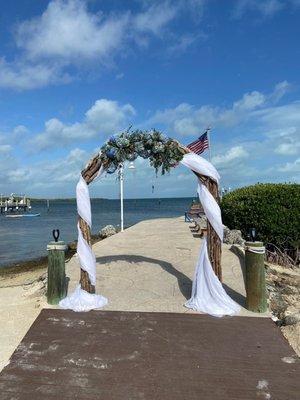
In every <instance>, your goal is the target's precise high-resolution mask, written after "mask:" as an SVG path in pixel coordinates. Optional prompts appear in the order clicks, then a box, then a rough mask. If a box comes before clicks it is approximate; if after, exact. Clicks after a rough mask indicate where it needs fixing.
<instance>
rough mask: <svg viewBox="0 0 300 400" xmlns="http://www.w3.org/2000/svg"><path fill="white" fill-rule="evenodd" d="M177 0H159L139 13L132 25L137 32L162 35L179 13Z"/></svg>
mask: <svg viewBox="0 0 300 400" xmlns="http://www.w3.org/2000/svg"><path fill="white" fill-rule="evenodd" d="M178 10H179V8H178V6H177V5H176V3H175V2H173V3H171V2H159V3H157V4H152V5H151V6H150V7H149V8H148V9H147V10H146V11H145V12H142V13H139V14H137V15H136V16H135V17H134V18H133V20H132V27H133V29H134V30H135V31H137V32H143V33H145V32H151V33H153V34H155V35H160V34H161V32H162V30H163V29H164V28H165V27H166V25H167V24H168V23H169V22H170V21H172V20H173V19H174V18H175V17H176V16H177V13H178Z"/></svg>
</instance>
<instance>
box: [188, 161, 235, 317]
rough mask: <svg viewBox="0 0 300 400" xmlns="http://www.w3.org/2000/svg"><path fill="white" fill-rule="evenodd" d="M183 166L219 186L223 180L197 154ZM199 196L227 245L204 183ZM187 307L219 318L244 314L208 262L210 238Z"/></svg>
mask: <svg viewBox="0 0 300 400" xmlns="http://www.w3.org/2000/svg"><path fill="white" fill-rule="evenodd" d="M181 163H182V164H183V165H185V166H187V167H188V168H190V169H191V170H192V171H195V172H198V173H200V174H201V175H205V176H208V177H210V178H212V179H214V180H215V181H216V182H217V183H218V182H219V179H220V176H219V174H218V171H217V170H216V169H215V167H214V166H213V165H212V164H211V163H210V162H209V161H207V160H205V159H204V158H202V157H200V156H198V155H197V154H195V153H188V154H186V155H185V156H184V157H183V159H182V161H181ZM198 195H199V200H200V202H201V204H202V207H203V210H204V212H205V215H206V217H207V219H208V221H209V222H210V224H211V225H212V227H213V228H214V230H215V231H216V233H217V235H218V236H219V238H220V239H221V241H223V223H222V217H221V210H220V207H219V205H218V203H217V202H216V200H215V199H214V197H213V196H212V194H211V193H210V192H209V191H208V189H207V187H206V186H205V185H203V183H202V182H201V181H200V179H199V184H198ZM185 305H186V307H188V308H191V309H193V310H196V311H200V312H204V313H207V314H210V315H213V316H216V317H222V316H223V315H234V314H236V313H238V312H239V310H240V306H239V305H238V304H237V303H236V302H234V301H233V300H232V299H231V298H230V297H229V296H228V294H227V293H226V291H225V289H224V288H223V286H222V284H221V282H220V281H219V279H218V277H217V276H216V274H215V273H214V271H213V269H212V266H211V263H210V261H209V258H208V252H207V240H206V238H205V240H204V241H203V245H202V247H201V249H200V254H199V259H198V262H197V265H196V268H195V274H194V279H193V286H192V295H191V298H190V300H188V301H187V302H186V304H185Z"/></svg>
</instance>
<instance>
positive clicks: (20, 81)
mask: <svg viewBox="0 0 300 400" xmlns="http://www.w3.org/2000/svg"><path fill="white" fill-rule="evenodd" d="M70 80H71V77H70V76H69V75H68V74H67V73H65V72H63V71H62V70H61V69H60V67H59V66H58V65H48V64H45V63H43V64H41V63H38V64H32V63H28V62H25V61H16V62H12V63H9V62H7V61H6V60H5V58H1V59H0V87H5V88H13V89H18V90H26V89H36V88H40V87H44V86H46V85H49V84H59V83H68V82H70Z"/></svg>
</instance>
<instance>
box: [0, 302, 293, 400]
mask: <svg viewBox="0 0 300 400" xmlns="http://www.w3.org/2000/svg"><path fill="white" fill-rule="evenodd" d="M299 379H300V364H299V363H298V361H297V359H296V356H295V353H294V352H293V350H292V349H291V347H290V346H289V345H288V343H287V342H286V341H285V339H284V338H283V337H282V335H281V333H280V331H279V329H278V328H277V327H276V326H275V325H274V324H273V322H272V321H271V320H269V319H265V318H246V317H233V318H222V319H217V318H213V317H209V316H206V315H195V314H169V313H140V312H110V311H93V312H89V313H74V312H71V311H63V310H43V311H42V312H41V314H40V315H39V317H38V318H37V319H36V321H35V322H34V324H33V325H32V327H31V328H30V330H29V332H28V333H27V335H26V336H25V337H24V339H23V340H22V342H21V344H20V345H19V347H18V348H17V350H16V351H15V353H14V354H13V356H12V358H11V360H10V363H9V365H7V366H6V367H5V369H4V370H3V371H2V373H1V375H0V399H1V400H8V399H9V400H35V399H38V400H48V399H49V400H50V399H53V400H54V399H55V400H60V399H66V400H68V399H97V400H98V399H99V400H100V399H101V400H108V399H109V400H138V399H139V400H141V399H149V400H150V399H151V400H153V399H159V400H163V399H170V400H177V399H180V400H190V399H195V400H196V399H197V400H204V399H209V400H218V399H222V400H226V399H230V400H235V399H238V400H247V399H271V400H276V399H277V400H296V399H297V400H298V399H299V398H300V396H299V393H300V385H299Z"/></svg>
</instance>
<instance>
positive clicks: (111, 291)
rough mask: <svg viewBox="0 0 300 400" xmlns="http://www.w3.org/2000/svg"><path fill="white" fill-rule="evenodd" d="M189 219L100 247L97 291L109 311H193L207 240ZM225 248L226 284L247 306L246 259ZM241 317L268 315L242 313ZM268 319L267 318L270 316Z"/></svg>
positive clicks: (71, 272) (158, 223)
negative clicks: (200, 259)
mask: <svg viewBox="0 0 300 400" xmlns="http://www.w3.org/2000/svg"><path fill="white" fill-rule="evenodd" d="M190 226H191V224H189V223H186V222H184V218H183V217H180V218H170V219H167V218H164V219H156V220H148V221H143V222H140V223H138V224H136V225H134V226H132V227H131V228H129V229H126V230H125V231H124V232H122V233H119V234H117V235H115V236H112V237H110V238H108V239H105V240H104V241H101V242H98V243H96V244H95V245H94V247H93V248H94V251H95V254H96V259H97V284H96V290H97V293H100V294H102V295H103V296H105V297H107V298H108V300H109V304H108V305H107V306H106V307H105V309H107V310H116V311H160V312H179V313H187V312H192V311H190V310H188V309H187V308H185V307H184V303H185V302H186V300H187V299H189V297H190V294H191V286H192V279H193V274H194V269H195V265H196V261H197V257H198V254H199V248H200V246H201V243H202V240H201V239H200V238H199V235H196V234H194V233H193V232H192V231H191V229H190ZM230 247H231V246H229V245H223V255H222V268H223V280H224V286H225V289H226V290H227V292H228V293H229V294H230V296H231V297H232V298H233V299H234V300H236V301H237V302H238V303H239V304H240V305H241V306H242V307H243V306H244V304H245V288H244V279H243V273H242V266H241V263H240V259H239V258H238V257H237V256H236V255H235V254H234V253H233V252H232V251H231V250H230ZM67 276H69V277H70V283H69V291H72V290H74V288H75V287H76V285H77V284H78V280H79V267H78V262H77V259H76V258H75V257H74V258H73V259H72V260H71V261H70V262H69V264H68V267H67ZM241 315H247V316H249V315H252V316H262V315H261V314H255V313H251V312H249V311H247V310H246V309H245V308H243V309H242V311H241ZM263 316H267V314H264V315H263Z"/></svg>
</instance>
